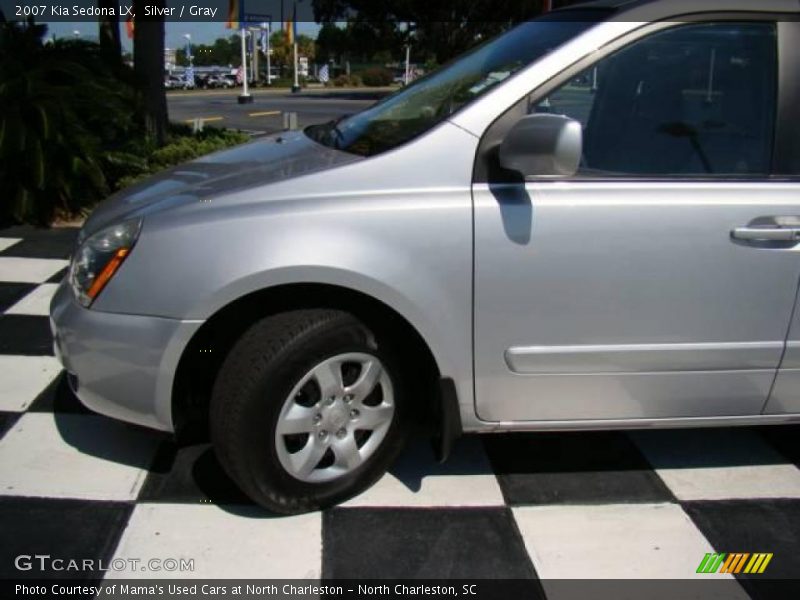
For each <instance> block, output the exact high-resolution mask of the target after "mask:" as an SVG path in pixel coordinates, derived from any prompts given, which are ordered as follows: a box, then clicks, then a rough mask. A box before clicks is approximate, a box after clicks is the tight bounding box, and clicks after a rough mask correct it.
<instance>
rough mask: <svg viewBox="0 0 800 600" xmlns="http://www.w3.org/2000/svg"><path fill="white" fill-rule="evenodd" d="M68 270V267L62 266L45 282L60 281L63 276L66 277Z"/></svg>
mask: <svg viewBox="0 0 800 600" xmlns="http://www.w3.org/2000/svg"><path fill="white" fill-rule="evenodd" d="M68 270H69V267H64V268H63V269H61V270H60V271H59V272H58V273H56V274H55V275H53V276H52V277H50V279H48V280H47V281H45V283H61V280H62V279H64V277H66V275H67V271H68Z"/></svg>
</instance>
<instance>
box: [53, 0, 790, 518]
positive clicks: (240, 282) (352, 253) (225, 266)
mask: <svg viewBox="0 0 800 600" xmlns="http://www.w3.org/2000/svg"><path fill="white" fill-rule="evenodd" d="M799 6H800V5H798V2H797V0H764V1H762V2H758V3H754V2H752V1H751V0H720V1H715V0H688V1H687V0H670V1H668V2H662V1H656V2H652V1H651V2H648V1H617V2H599V3H591V4H588V5H583V6H579V7H577V8H571V9H564V10H560V11H555V12H552V13H549V14H548V15H546V16H545V17H544V18H540V19H537V20H534V21H530V22H526V23H523V24H521V25H519V26H518V27H516V28H514V29H512V30H510V31H509V32H507V33H506V34H504V35H502V36H500V37H498V38H496V39H493V40H490V41H488V42H486V43H484V44H483V45H481V46H479V47H478V48H477V49H475V50H474V51H472V52H471V53H469V54H467V55H466V56H464V57H463V58H461V59H460V60H458V61H456V62H453V63H452V64H449V65H447V66H445V67H444V68H442V69H440V70H439V71H436V72H434V73H432V74H430V75H428V76H426V77H424V78H422V79H420V80H418V81H415V82H414V83H413V84H412V85H409V86H408V87H406V88H404V89H402V90H400V91H398V92H397V93H395V94H393V95H391V96H389V97H387V98H385V99H384V100H382V101H380V102H378V103H377V104H375V105H373V106H372V107H370V108H368V109H366V110H364V111H363V112H361V113H358V114H356V115H353V116H350V117H347V118H344V119H341V120H339V121H335V122H330V123H326V124H321V125H313V126H310V127H307V128H306V129H305V130H303V131H293V132H285V133H281V134H278V135H273V136H270V137H265V138H261V139H258V140H256V141H254V142H252V143H249V144H246V145H243V146H240V147H237V148H234V149H231V150H227V151H225V152H221V153H218V154H214V155H211V156H208V157H204V158H201V159H199V160H195V161H193V162H191V163H188V164H185V165H182V166H179V167H176V168H173V169H170V170H169V171H166V172H165V173H163V174H161V175H159V176H157V177H155V178H153V179H151V180H148V181H146V182H144V183H141V184H138V185H135V186H134V187H131V188H129V189H126V190H125V191H124V192H122V193H120V194H117V195H116V196H115V197H113V198H110V199H109V200H108V201H106V202H105V203H104V204H102V205H101V206H100V207H99V208H98V209H97V210H96V211H95V212H94V213H93V214H92V216H91V217H90V218H89V219H88V221H87V222H86V224H85V226H84V227H83V229H82V231H81V233H80V236H79V241H78V248H77V249H76V252H75V255H74V257H73V259H72V263H71V267H70V270H69V275H68V277H67V278H66V280H65V281H63V282H62V283H61V285H60V287H59V289H58V292H57V293H56V296H55V297H54V299H53V302H52V307H51V320H52V327H53V333H54V337H55V346H56V354H57V355H58V356H59V357H60V360H61V361H62V362H63V364H64V367H65V369H66V371H67V372H68V374H69V380H70V382H71V385H72V387H73V389H74V391H75V392H76V394H77V395H78V397H79V398H80V399H81V401H82V402H83V403H84V404H86V405H87V406H88V407H90V408H91V409H94V410H96V411H97V412H100V413H103V414H106V415H110V416H112V417H116V418H119V419H123V420H126V421H130V422H133V423H138V424H140V425H144V426H147V427H152V428H155V429H159V430H163V431H168V432H174V433H176V434H178V435H179V436H186V437H190V436H192V435H193V434H194V432H201V433H202V432H203V431H207V432H210V436H211V440H212V442H213V444H214V448H215V450H216V453H217V456H218V457H219V460H220V462H221V464H222V465H223V466H224V468H225V470H226V471H227V473H228V474H229V475H230V476H231V478H232V479H233V480H234V481H235V482H236V483H237V484H238V485H239V486H240V487H241V488H242V490H244V491H245V492H246V493H247V494H248V495H249V496H250V497H251V498H252V499H253V500H255V501H256V502H258V503H259V504H261V505H263V506H265V507H267V508H270V509H273V510H276V511H279V512H285V513H292V512H299V511H306V510H312V509H315V508H317V507H320V506H325V505H329V504H332V503H336V502H338V501H341V500H342V499H344V498H347V497H349V496H351V495H353V494H356V493H358V492H359V491H361V490H363V489H364V488H365V487H367V486H368V485H370V484H371V483H372V482H374V481H375V480H376V479H377V478H378V477H380V476H381V474H382V473H383V472H384V470H385V469H386V468H387V467H388V465H389V464H390V463H391V461H392V460H393V458H394V457H395V456H396V455H397V453H398V452H399V451H400V450H401V448H402V446H403V442H404V439H405V437H406V435H407V433H408V432H409V430H410V429H411V428H412V427H413V426H414V425H415V424H420V423H421V424H422V425H423V426H424V427H426V428H427V430H428V431H429V432H430V433H431V434H432V437H433V439H434V441H435V446H436V449H437V453H438V454H439V456H440V458H444V457H445V456H446V455H447V453H448V450H449V448H450V445H451V443H452V440H453V439H454V438H455V437H456V436H458V435H459V434H461V433H462V432H499V431H511V430H568V429H596V428H604V429H607V428H636V427H686V426H709V425H742V424H767V423H785V422H788V421H796V420H798V419H799V418H800V310H796V307H797V301H798V299H797V292H798V282H799V281H800V254H798V249H800V246H798V243H800V178H798V176H799V175H800V132H799V131H798V129H799V128H800V125H799V123H800V119H799V118H798V117H800V114H798V113H799V112H800V78H799V77H798V74H799V73H800V53H799V52H798V51H797V49H798V47H800V44H799V42H800V22H798V16H800V7H799Z"/></svg>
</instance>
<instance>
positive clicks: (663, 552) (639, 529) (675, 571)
mask: <svg viewBox="0 0 800 600" xmlns="http://www.w3.org/2000/svg"><path fill="white" fill-rule="evenodd" d="M513 512H514V517H515V519H516V521H517V524H518V525H519V529H520V532H521V533H522V537H523V539H524V541H525V547H526V548H527V550H528V554H529V555H530V557H531V560H532V561H533V565H534V567H535V568H536V572H537V573H538V575H539V577H540V578H543V579H575V578H579V579H642V578H653V579H674V578H691V577H697V576H698V575H697V574H696V570H697V566H698V565H699V564H700V561H701V560H702V559H703V557H704V556H705V554H706V552H713V551H714V550H713V548H712V547H711V545H710V544H709V543H708V541H707V540H706V539H705V537H704V536H703V535H702V534H701V533H700V531H699V530H698V529H697V528H696V527H695V526H694V524H693V523H692V521H691V519H690V518H689V517H688V516H687V515H686V513H684V512H683V510H682V509H681V507H680V506H679V505H677V504H616V505H613V504H612V505H605V506H543V507H521V508H514V509H513ZM703 577H708V576H706V575H703ZM720 577H722V576H720Z"/></svg>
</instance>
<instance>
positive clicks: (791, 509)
mask: <svg viewBox="0 0 800 600" xmlns="http://www.w3.org/2000/svg"><path fill="white" fill-rule="evenodd" d="M682 506H683V509H684V510H685V511H686V513H687V514H688V515H689V516H690V517H691V519H692V521H694V524H695V525H696V526H697V528H698V529H699V530H700V531H701V532H702V533H703V535H704V536H705V537H706V539H707V540H708V541H709V542H710V543H711V545H712V546H713V547H714V549H715V550H716V551H717V552H725V553H731V552H748V553H751V554H752V553H754V552H772V553H773V557H772V560H771V561H770V563H769V565H768V566H767V568H766V570H765V571H764V573H763V574H750V575H746V574H739V575H736V577H737V579H738V580H739V582H740V583H741V584H742V586H744V588H745V589H746V590H747V591H748V593H749V594H750V596H751V597H752V598H769V599H772V598H788V597H792V598H800V579H798V577H800V554H798V552H797V549H798V547H800V500H794V499H778V500H766V499H759V500H724V501H696V502H686V503H682ZM775 580H784V581H780V582H776V581H775ZM785 580H793V581H785ZM787 594H791V595H787Z"/></svg>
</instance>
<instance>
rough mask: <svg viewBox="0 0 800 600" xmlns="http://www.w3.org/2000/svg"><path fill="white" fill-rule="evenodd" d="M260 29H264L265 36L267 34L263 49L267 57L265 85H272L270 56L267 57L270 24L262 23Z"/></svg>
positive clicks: (270, 32) (270, 30)
mask: <svg viewBox="0 0 800 600" xmlns="http://www.w3.org/2000/svg"><path fill="white" fill-rule="evenodd" d="M261 27H263V28H264V31H266V34H267V35H266V37H265V40H266V42H265V44H264V48H263V50H264V54H266V55H267V85H272V62H271V61H272V59H271V58H270V55H269V51H270V47H269V36H270V35H271V34H272V27H270V23H262V24H261Z"/></svg>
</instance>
